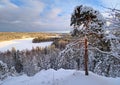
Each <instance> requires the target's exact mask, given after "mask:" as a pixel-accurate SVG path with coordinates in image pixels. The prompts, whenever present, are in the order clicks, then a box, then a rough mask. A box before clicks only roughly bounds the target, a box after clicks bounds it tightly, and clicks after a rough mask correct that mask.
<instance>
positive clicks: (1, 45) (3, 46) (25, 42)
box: [0, 38, 52, 52]
mask: <svg viewBox="0 0 120 85" xmlns="http://www.w3.org/2000/svg"><path fill="white" fill-rule="evenodd" d="M32 39H33V38H27V39H20V40H12V41H4V42H0V51H2V52H4V51H7V50H8V49H9V50H11V48H12V47H15V48H16V49H18V50H24V49H29V50H30V49H32V47H37V46H40V47H46V46H49V45H51V44H52V41H51V42H42V43H32Z"/></svg>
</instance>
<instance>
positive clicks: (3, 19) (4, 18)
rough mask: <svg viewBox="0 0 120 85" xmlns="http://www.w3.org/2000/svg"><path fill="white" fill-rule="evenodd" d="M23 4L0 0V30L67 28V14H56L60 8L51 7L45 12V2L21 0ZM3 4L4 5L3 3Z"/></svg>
mask: <svg viewBox="0 0 120 85" xmlns="http://www.w3.org/2000/svg"><path fill="white" fill-rule="evenodd" d="M21 1H22V2H23V3H24V4H25V5H23V6H20V7H19V6H17V5H15V4H13V3H11V2H10V0H1V1H0V3H2V4H0V15H1V16H0V26H1V27H0V30H3V31H27V30H28V31H41V30H49V31H50V30H65V29H66V28H67V29H68V28H69V15H65V16H58V15H59V14H60V13H61V12H62V10H61V9H60V8H56V7H54V8H52V9H51V10H49V11H48V12H47V14H45V16H44V17H43V16H40V13H42V12H43V10H44V8H45V4H44V3H42V2H40V0H29V1H28V0H21ZM3 4H4V5H3Z"/></svg>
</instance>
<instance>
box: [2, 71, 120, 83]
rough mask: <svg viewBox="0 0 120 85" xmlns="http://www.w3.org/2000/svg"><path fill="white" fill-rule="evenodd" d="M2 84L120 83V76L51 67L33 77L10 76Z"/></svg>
mask: <svg viewBox="0 0 120 85" xmlns="http://www.w3.org/2000/svg"><path fill="white" fill-rule="evenodd" d="M0 85H120V78H106V77H103V76H98V75H96V74H94V73H92V72H90V74H89V76H85V75H84V72H83V71H76V70H64V69H60V70H58V71H55V70H53V69H49V70H42V71H40V72H39V73H37V74H36V75H35V76H33V77H28V76H26V75H22V76H19V77H8V78H7V79H5V80H4V81H0Z"/></svg>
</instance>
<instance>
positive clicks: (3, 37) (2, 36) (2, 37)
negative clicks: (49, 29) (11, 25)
mask: <svg viewBox="0 0 120 85" xmlns="http://www.w3.org/2000/svg"><path fill="white" fill-rule="evenodd" d="M58 35H60V34H58V33H43V32H0V41H8V40H13V39H22V38H30V37H32V38H34V37H38V36H39V37H40V36H43V37H47V36H58Z"/></svg>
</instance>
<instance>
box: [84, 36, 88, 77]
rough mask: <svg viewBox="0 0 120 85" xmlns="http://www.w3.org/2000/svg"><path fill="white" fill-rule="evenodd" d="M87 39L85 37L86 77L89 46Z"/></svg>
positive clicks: (86, 73)
mask: <svg viewBox="0 0 120 85" xmlns="http://www.w3.org/2000/svg"><path fill="white" fill-rule="evenodd" d="M87 41H88V40H87V37H86V36H85V55H84V62H85V63H84V67H85V75H88V45H87Z"/></svg>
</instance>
